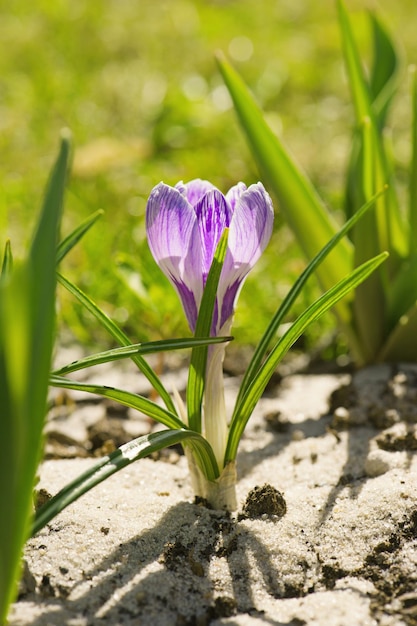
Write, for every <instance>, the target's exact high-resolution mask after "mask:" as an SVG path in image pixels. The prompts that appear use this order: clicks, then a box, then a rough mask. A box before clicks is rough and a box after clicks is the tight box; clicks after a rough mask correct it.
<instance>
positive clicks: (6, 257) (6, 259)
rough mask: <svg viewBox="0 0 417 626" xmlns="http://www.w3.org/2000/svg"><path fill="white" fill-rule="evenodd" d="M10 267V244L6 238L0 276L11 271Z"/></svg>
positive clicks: (11, 261)
mask: <svg viewBox="0 0 417 626" xmlns="http://www.w3.org/2000/svg"><path fill="white" fill-rule="evenodd" d="M12 267H13V255H12V246H11V244H10V241H9V240H7V241H6V245H5V247H4V254H3V262H2V264H1V272H0V278H2V277H5V276H8V275H9V274H10V272H11V271H12Z"/></svg>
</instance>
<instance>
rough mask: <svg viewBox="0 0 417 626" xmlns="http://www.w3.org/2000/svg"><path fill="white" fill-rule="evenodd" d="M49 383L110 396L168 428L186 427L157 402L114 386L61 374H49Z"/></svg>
mask: <svg viewBox="0 0 417 626" xmlns="http://www.w3.org/2000/svg"><path fill="white" fill-rule="evenodd" d="M50 384H51V385H52V386H53V387H62V388H64V389H75V390H77V391H85V392H86V393H94V394H96V395H98V396H102V397H104V398H111V399H112V400H115V401H116V402H119V403H120V404H123V405H124V406H128V407H131V408H132V409H136V410H137V411H140V412H141V413H144V414H145V415H148V416H149V417H151V418H152V419H154V420H156V421H157V422H160V423H161V424H164V425H165V426H168V428H186V425H185V424H183V423H182V421H181V420H180V419H179V417H178V416H177V415H176V413H173V412H170V411H168V410H167V409H165V408H164V407H162V406H159V404H156V403H155V402H152V400H148V398H145V397H143V396H140V395H138V394H136V393H132V392H130V391H124V390H123V389H116V388H114V387H106V386H105V385H93V384H88V383H79V382H77V381H75V380H69V379H68V378H64V377H61V376H51V377H50Z"/></svg>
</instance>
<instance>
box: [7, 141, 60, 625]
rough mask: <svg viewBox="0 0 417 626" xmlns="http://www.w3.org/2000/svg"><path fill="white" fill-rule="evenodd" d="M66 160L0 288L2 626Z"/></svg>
mask: <svg viewBox="0 0 417 626" xmlns="http://www.w3.org/2000/svg"><path fill="white" fill-rule="evenodd" d="M69 155H70V140H69V137H68V135H65V136H63V137H62V141H61V147H60V152H59V155H58V158H57V160H56V162H55V165H54V168H53V171H52V174H51V176H50V179H49V182H48V185H47V189H46V193H45V197H44V202H43V206H42V209H41V213H40V217H39V220H38V223H37V228H36V231H35V234H34V236H33V239H32V244H31V247H30V251H29V255H28V258H27V259H26V261H25V262H24V263H22V264H19V265H18V266H16V267H13V270H12V271H9V270H10V268H9V269H8V270H7V271H6V276H2V279H1V280H0V440H1V441H2V442H4V446H3V450H2V453H1V455H0V495H1V500H2V502H3V503H7V505H5V506H3V510H2V515H0V563H1V566H0V623H2V624H3V623H5V621H6V615H7V609H8V604H9V603H10V601H11V600H12V599H13V596H14V594H15V592H16V583H17V580H18V574H19V570H20V559H21V551H22V548H23V545H24V542H25V541H26V539H27V535H28V529H29V522H30V517H31V513H32V490H33V485H34V482H35V475H36V471H37V466H38V463H39V461H40V456H41V449H42V445H41V444H42V431H43V425H44V419H45V414H46V397H47V389H48V378H49V370H50V364H51V353H52V345H53V336H54V322H55V286H56V278H55V253H56V247H57V244H58V233H59V226H60V221H61V213H62V205H63V197H64V190H65V183H66V176H67V170H68V163H69Z"/></svg>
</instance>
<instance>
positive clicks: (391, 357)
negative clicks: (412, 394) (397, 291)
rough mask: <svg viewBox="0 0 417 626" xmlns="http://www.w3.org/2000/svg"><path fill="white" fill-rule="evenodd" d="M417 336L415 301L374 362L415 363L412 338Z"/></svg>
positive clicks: (415, 352)
mask: <svg viewBox="0 0 417 626" xmlns="http://www.w3.org/2000/svg"><path fill="white" fill-rule="evenodd" d="M416 336H417V300H416V301H415V302H414V304H413V305H412V306H411V307H410V308H409V309H408V311H407V312H406V313H405V314H404V315H402V316H401V317H400V319H399V320H398V322H397V324H396V326H395V327H394V328H393V330H392V332H391V333H390V335H388V338H387V340H386V342H385V344H384V345H383V346H382V349H381V351H380V352H379V354H377V355H376V359H375V361H380V362H384V363H398V362H400V361H403V362H404V361H405V362H407V361H409V362H410V363H415V362H416V361H417V349H416V342H415V340H414V338H415V337H416Z"/></svg>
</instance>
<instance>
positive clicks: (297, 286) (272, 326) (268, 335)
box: [236, 189, 386, 406]
mask: <svg viewBox="0 0 417 626" xmlns="http://www.w3.org/2000/svg"><path fill="white" fill-rule="evenodd" d="M385 191H386V189H383V190H382V191H380V192H379V193H378V194H376V195H375V196H374V197H373V198H372V199H371V200H370V201H369V202H367V203H366V204H364V205H363V206H362V207H361V208H360V209H359V211H357V212H356V213H355V214H354V215H353V216H352V217H351V218H350V220H348V221H347V222H346V223H345V224H344V226H343V227H342V228H341V229H340V230H339V232H338V233H337V234H336V235H335V236H334V237H332V239H331V240H330V241H329V242H328V243H327V245H326V246H325V247H324V248H323V250H321V251H320V252H319V253H318V254H317V255H316V256H315V257H314V259H313V260H312V261H310V263H309V264H308V265H307V267H306V268H305V269H304V271H303V272H302V273H301V274H300V276H299V277H298V279H297V280H296V282H295V283H294V285H293V286H292V287H291V289H290V291H289V292H288V294H287V295H286V296H285V298H284V300H283V302H282V304H281V305H280V307H279V308H278V310H277V311H276V313H275V315H274V316H273V318H272V320H271V322H270V323H269V326H268V328H267V329H266V331H265V333H264V334H263V335H262V337H261V340H260V342H259V343H258V345H257V347H256V350H255V352H254V354H253V357H252V359H251V361H250V363H249V365H248V367H247V370H246V372H245V375H244V377H243V379H242V382H241V385H240V387H239V393H238V396H237V399H236V406H238V404H239V402H240V400H241V398H242V396H243V395H244V394H245V393H246V391H247V388H248V386H249V385H250V384H251V382H252V380H253V378H254V377H255V376H256V373H257V371H258V369H259V368H260V366H261V364H262V361H263V359H264V358H265V355H266V353H267V351H268V348H269V346H270V345H271V342H272V340H273V338H274V336H275V334H276V332H277V330H278V328H279V326H280V325H281V324H282V323H283V321H284V319H285V317H286V316H287V315H288V313H289V311H290V310H291V307H292V305H293V304H294V302H295V301H296V299H297V297H298V296H299V295H300V293H301V291H302V289H303V287H304V285H305V284H306V282H307V280H308V279H309V278H310V276H311V275H312V274H313V273H314V272H315V271H316V269H317V267H318V265H320V263H321V262H322V261H323V260H324V258H325V257H326V256H327V255H328V254H329V252H330V251H331V250H332V249H333V248H334V246H336V245H337V244H338V242H339V241H340V240H341V239H342V237H344V236H345V235H346V233H348V232H349V230H350V229H351V228H352V227H353V226H354V225H355V224H356V222H357V221H358V220H359V219H361V218H362V217H363V215H364V213H366V212H367V211H368V210H369V209H370V208H371V207H373V206H374V204H375V201H376V200H377V198H379V196H380V195H381V194H383V193H385ZM346 330H347V331H349V329H346ZM349 340H350V344H351V346H352V350H353V352H354V354H355V355H356V356H357V357H358V358H359V355H360V353H361V350H360V347H359V346H355V335H354V334H353V333H351V335H350V336H349Z"/></svg>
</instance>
